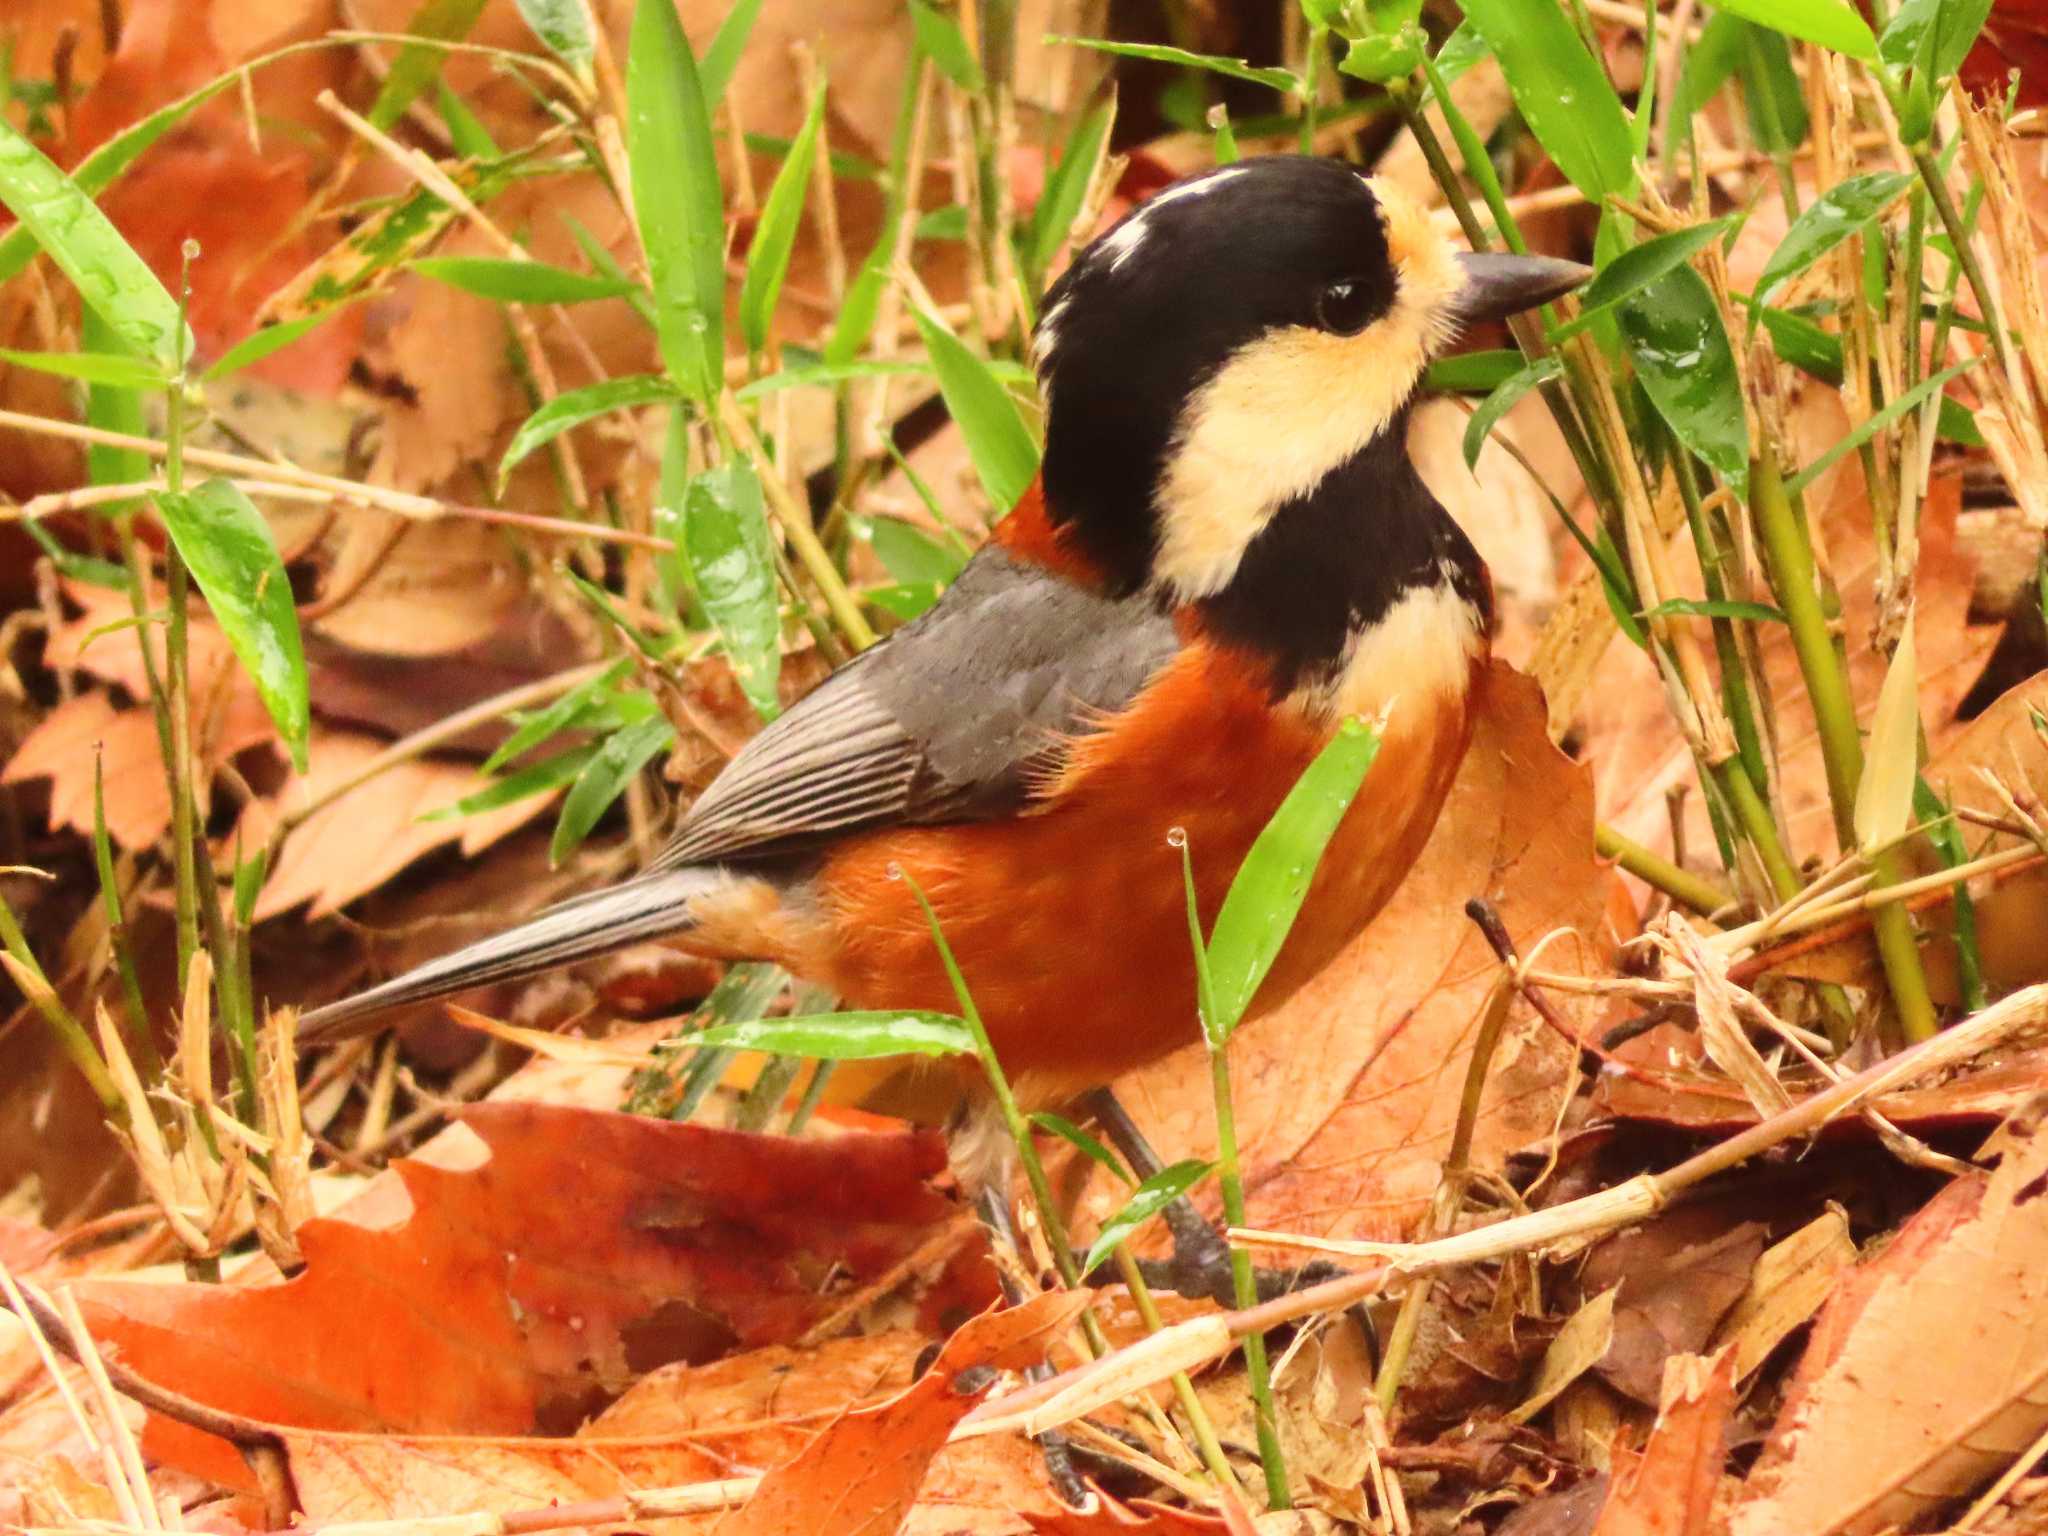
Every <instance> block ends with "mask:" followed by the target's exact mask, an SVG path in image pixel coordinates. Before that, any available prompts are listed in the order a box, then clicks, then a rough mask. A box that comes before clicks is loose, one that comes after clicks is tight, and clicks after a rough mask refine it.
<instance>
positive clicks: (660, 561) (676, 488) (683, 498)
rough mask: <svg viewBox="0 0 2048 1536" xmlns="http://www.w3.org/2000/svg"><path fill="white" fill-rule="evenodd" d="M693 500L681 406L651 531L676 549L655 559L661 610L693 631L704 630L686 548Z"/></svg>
mask: <svg viewBox="0 0 2048 1536" xmlns="http://www.w3.org/2000/svg"><path fill="white" fill-rule="evenodd" d="M689 499H690V416H689V409H688V407H686V406H684V405H683V404H681V403H680V402H678V403H676V404H675V405H673V406H671V407H670V408H669V413H668V431H667V432H666V433H665V434H664V440H663V442H662V446H661V475H660V479H659V480H658V482H657V483H656V485H655V488H654V508H653V514H654V515H653V522H652V527H653V529H654V532H655V534H656V536H658V537H660V538H664V539H667V540H668V541H669V543H670V544H672V545H673V546H675V547H674V548H672V549H666V550H663V551H661V552H660V553H658V554H657V555H655V557H654V585H655V590H656V591H658V592H659V593H660V594H661V602H662V606H663V607H664V608H665V609H667V610H668V612H670V613H674V614H681V615H684V616H685V617H687V618H688V619H689V621H690V627H691V628H692V629H702V628H704V627H705V622H708V621H704V622H700V620H701V617H702V616H701V614H700V613H699V612H698V604H697V582H696V578H695V577H693V576H692V575H691V574H690V557H689V554H688V552H687V551H686V550H685V549H684V547H683V514H684V511H685V508H686V507H687V505H688V502H689Z"/></svg>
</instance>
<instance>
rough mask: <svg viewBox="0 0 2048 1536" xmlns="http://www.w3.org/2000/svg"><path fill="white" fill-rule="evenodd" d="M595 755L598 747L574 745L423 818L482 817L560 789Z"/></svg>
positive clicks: (436, 819)
mask: <svg viewBox="0 0 2048 1536" xmlns="http://www.w3.org/2000/svg"><path fill="white" fill-rule="evenodd" d="M595 756H597V748H596V747H595V746H583V747H571V748H570V749H569V750H568V751H566V752H557V753H556V754H555V755H554V756H553V757H551V758H548V759H547V760H546V761H545V762H539V763H535V764H534V765H533V766H532V767H531V768H522V769H520V770H519V771H518V772H517V773H509V774H507V775H505V777H504V778H502V779H499V780H498V781H497V782H496V783H494V784H491V785H488V786H486V787H485V788H483V789H480V790H478V791H477V792H476V793H475V794H473V795H464V796H463V797H462V798H461V799H460V800H457V801H456V802H455V803H454V804H453V805H444V806H441V807H439V808H438V809H436V810H431V811H427V812H424V813H423V814H422V815H421V816H420V818H419V819H420V820H421V821H455V820H459V819H460V818H462V817H464V816H479V815H481V814H483V813H484V812H485V811H495V810H497V809H498V807H500V806H503V805H511V804H512V803H513V802H514V801H517V800H525V799H527V798H529V797H530V796H533V795H539V794H545V793H547V792H548V791H549V790H555V789H560V788H561V787H562V786H563V785H564V784H567V783H568V782H569V781H570V780H571V779H573V778H575V777H576V775H578V774H579V773H581V772H582V771H583V769H584V766H585V765H586V764H587V763H589V761H590V760H591V759H592V758H593V757H595Z"/></svg>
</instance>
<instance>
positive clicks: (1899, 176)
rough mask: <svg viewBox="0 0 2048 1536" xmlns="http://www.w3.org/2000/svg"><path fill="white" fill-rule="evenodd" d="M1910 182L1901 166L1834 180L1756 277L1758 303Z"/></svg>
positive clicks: (1853, 231) (1876, 212)
mask: <svg viewBox="0 0 2048 1536" xmlns="http://www.w3.org/2000/svg"><path fill="white" fill-rule="evenodd" d="M1912 183H1913V177H1912V176H1911V175H1910V174H1908V173H1907V172H1905V171H1873V172H1871V173H1870V174H1869V175H1867V176H1851V177H1850V178H1849V179H1848V180H1847V181H1843V182H1838V183H1837V184H1836V185H1834V186H1832V187H1830V188H1828V190H1827V191H1825V192H1823V193H1822V194H1821V195H1820V196H1819V197H1817V198H1815V199H1814V200H1813V201H1812V202H1810V203H1808V204H1807V205H1806V207H1805V208H1803V209H1801V210H1800V214H1799V217H1798V218H1796V219H1794V220H1793V221H1792V227H1791V228H1790V229H1788V230H1786V231H1785V238H1784V239H1782V240H1780V241H1779V242H1778V248H1777V249H1776V250H1775V251H1773V252H1771V259H1770V260H1769V261H1767V262H1765V263H1764V269H1763V272H1762V273H1761V274H1760V275H1759V276H1758V277H1757V280H1756V298H1757V302H1758V303H1759V304H1762V303H1766V302H1768V301H1769V299H1770V297H1771V295H1772V294H1773V293H1774V292H1776V291H1777V289H1778V288H1779V287H1780V286H1781V285H1782V284H1784V283H1786V282H1789V281H1790V280H1791V279H1793V278H1795V277H1797V276H1798V275H1799V274H1800V273H1802V272H1804V271H1805V270H1806V269H1807V268H1808V267H1810V266H1812V265H1813V264H1814V263H1815V262H1816V261H1818V260H1820V258H1821V257H1823V256H1825V255H1826V254H1827V253H1828V252H1829V251H1832V250H1833V249H1834V248H1835V247H1836V246H1838V245H1840V244H1841V243H1842V242H1843V241H1844V240H1846V239H1848V238H1849V237H1850V236H1851V235H1853V234H1856V233H1857V232H1858V231H1860V230H1862V229H1863V228H1864V227H1865V226H1866V225H1868V224H1869V223H1870V221H1871V220H1873V219H1875V218H1876V217H1877V216H1878V215H1879V214H1881V213H1883V212H1884V210H1885V209H1886V208H1888V207H1890V206H1891V204H1892V201H1893V200H1894V199H1895V198H1897V197H1898V196H1899V194H1900V193H1902V192H1904V191H1905V190H1906V188H1907V187H1909V186H1911V185H1912Z"/></svg>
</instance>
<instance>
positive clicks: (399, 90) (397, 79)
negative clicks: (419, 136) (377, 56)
mask: <svg viewBox="0 0 2048 1536" xmlns="http://www.w3.org/2000/svg"><path fill="white" fill-rule="evenodd" d="M483 10H484V0H426V4H424V5H422V6H421V7H420V8H419V9H418V10H417V11H415V12H413V17H412V20H411V21H410V22H408V23H407V24H406V28H405V30H406V31H407V32H408V33H409V34H410V35H412V36H413V37H417V38H423V39H426V40H427V41H424V42H418V43H407V44H406V45H405V46H404V47H403V48H400V49H399V50H398V57H397V58H395V59H393V60H392V61H391V70H390V72H389V73H388V74H386V75H385V76H384V84H383V85H382V86H381V87H379V88H378V91H377V99H376V100H375V101H373V102H371V103H370V110H369V111H368V112H367V113H365V114H364V115H365V116H366V117H368V118H369V120H370V125H371V126H372V127H374V128H385V129H388V128H390V127H391V125H392V124H393V123H396V122H397V121H398V120H399V118H401V117H403V116H404V115H405V109H406V108H407V107H409V106H411V105H412V104H413V103H414V102H415V101H417V100H419V98H420V93H421V92H423V91H424V90H426V88H427V87H428V86H430V85H432V84H433V83H434V82H435V80H436V79H438V78H439V77H440V74H441V65H442V63H443V62H444V61H445V60H446V59H447V57H448V51H447V50H446V49H445V48H436V47H434V46H432V44H433V43H436V42H458V41H460V40H461V39H463V38H465V37H467V36H469V33H470V29H471V28H472V27H474V26H475V25H476V19H477V17H479V16H481V15H482V14H483Z"/></svg>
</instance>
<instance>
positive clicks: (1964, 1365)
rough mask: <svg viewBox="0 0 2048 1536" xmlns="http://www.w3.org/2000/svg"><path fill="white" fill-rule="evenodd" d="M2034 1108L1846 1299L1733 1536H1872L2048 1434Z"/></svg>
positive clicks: (1810, 1362)
mask: <svg viewBox="0 0 2048 1536" xmlns="http://www.w3.org/2000/svg"><path fill="white" fill-rule="evenodd" d="M2044 1107H2048V1106H2044V1105H2043V1103H2042V1101H2040V1100H2038V1099H2037V1100H2036V1101H2035V1103H2034V1104H2033V1105H2032V1106H2030V1108H2029V1109H2028V1111H2026V1112H2025V1113H2023V1114H2022V1115H2021V1116H2019V1117H2017V1118H2016V1119H2015V1120H2014V1121H2013V1122H2012V1123H2011V1124H2010V1125H2009V1126H2008V1127H2007V1128H2006V1130H2005V1131H2003V1132H2001V1133H2000V1136H1999V1137H1998V1138H1997V1150H1998V1151H1999V1152H2000V1153H2001V1154H2002V1155H2001V1156H2000V1160H1999V1163H1998V1166H1997V1168H1996V1169H1995V1170H1993V1171H1992V1172H1991V1173H1989V1174H1986V1175H1975V1176H1970V1177H1964V1178H1959V1179H1957V1180H1955V1181H1954V1182H1952V1183H1951V1184H1950V1185H1949V1186H1948V1187H1947V1188H1946V1189H1944V1190H1943V1191H1942V1192H1941V1193H1940V1194H1939V1195H1937V1196H1936V1197H1935V1198H1934V1199H1933V1200H1932V1201H1931V1202H1929V1203H1928V1205H1926V1206H1925V1207H1924V1208H1923V1209H1922V1210H1921V1211H1920V1212H1919V1213H1918V1214H1917V1215H1916V1216H1914V1217H1913V1219H1912V1220H1911V1221H1909V1222H1907V1223H1906V1225H1905V1227H1904V1228H1903V1229H1901V1231H1900V1232H1899V1235H1898V1236H1897V1237H1896V1238H1895V1239H1894V1240H1893V1241H1892V1242H1891V1244H1890V1245H1889V1246H1888V1247H1886V1248H1885V1250H1884V1251H1883V1252H1882V1253H1881V1254H1879V1255H1878V1256H1877V1258H1875V1259H1874V1260H1872V1261H1870V1262H1869V1263H1868V1264H1866V1265H1865V1266H1864V1267H1863V1268H1862V1269H1861V1270H1859V1271H1858V1272H1857V1273H1856V1274H1855V1275H1854V1276H1853V1277H1852V1278H1851V1279H1850V1280H1848V1281H1847V1282H1846V1283H1845V1284H1844V1285H1843V1286H1842V1288H1841V1289H1840V1290H1839V1291H1838V1292H1837V1293H1836V1295H1835V1298H1834V1300H1833V1301H1832V1302H1830V1303H1829V1305H1828V1307H1827V1310H1826V1311H1824V1312H1823V1313H1822V1314H1821V1318H1820V1321H1819V1322H1818V1323H1817V1324H1816V1325H1815V1328H1814V1335H1813V1339H1812V1341H1811V1342H1810V1343H1809V1344H1808V1345H1807V1349H1806V1354H1805V1356H1804V1357H1803V1358H1802V1359H1801V1361H1800V1364H1799V1369H1798V1372H1797V1374H1796V1375H1795V1377H1794V1379H1793V1381H1792V1384H1791V1386H1790V1387H1789V1388H1788V1389H1787V1392H1786V1399H1785V1406H1784V1408H1783V1410H1782V1411H1781V1412H1780V1413H1779V1415H1778V1421H1777V1424H1776V1425H1775V1427H1774V1428H1773V1429H1772V1431H1771V1436H1770V1439H1769V1440H1768V1441H1767V1442H1766V1444H1765V1446H1764V1451H1763V1455H1762V1456H1761V1457H1760V1458H1759V1460H1758V1461H1757V1464H1756V1467H1755V1470H1754V1471H1753V1472H1751V1474H1750V1476H1749V1479H1748V1482H1747V1485H1746V1497H1745V1499H1744V1501H1743V1502H1742V1503H1741V1504H1740V1505H1739V1506H1738V1507H1737V1509H1736V1511H1735V1514H1734V1519H1733V1524H1732V1530H1733V1532H1734V1536H1832V1533H1835V1532H1842V1533H1845V1536H1863V1533H1867V1532H1875V1531H1878V1530H1882V1529H1885V1528H1888V1527H1892V1526H1905V1525H1911V1524H1913V1523H1914V1522H1916V1521H1918V1520H1919V1519H1921V1518H1922V1517H1924V1516H1926V1515H1929V1514H1931V1513H1933V1512H1934V1511H1935V1510H1936V1509H1938V1508H1939V1507H1941V1506H1942V1505H1943V1504H1945V1503H1946V1502H1948V1501H1949V1500H1951V1499H1954V1498H1956V1497H1958V1496H1960V1495H1963V1494H1967V1493H1968V1492H1969V1491H1970V1490H1972V1489H1973V1488H1975V1487H1977V1486H1979V1485H1981V1484H1982V1483H1984V1482H1985V1481H1987V1480H1988V1479H1989V1478H1990V1477H1992V1476H1993V1475H1994V1474H1996V1473H1997V1472H1999V1471H2001V1470H2003V1468H2004V1467H2005V1465H2006V1464H2007V1463H2008V1462H2009V1461H2011V1459H2012V1458H2013V1457H2014V1456H2015V1455H2017V1454H2018V1453H2019V1451H2020V1450H2021V1449H2022V1447H2024V1446H2025V1445H2026V1444H2027V1443H2028V1442H2029V1441H2031V1440H2032V1439H2033V1438H2034V1437H2035V1436H2036V1435H2038V1434H2039V1433H2040V1432H2041V1430H2042V1429H2043V1428H2044V1427H2048V1201H2044V1200H2043V1199H2042V1198H2041V1195H2042V1191H2043V1188H2044V1186H2048V1135H2044V1134H2043V1132H2042V1117H2043V1112H2044Z"/></svg>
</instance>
